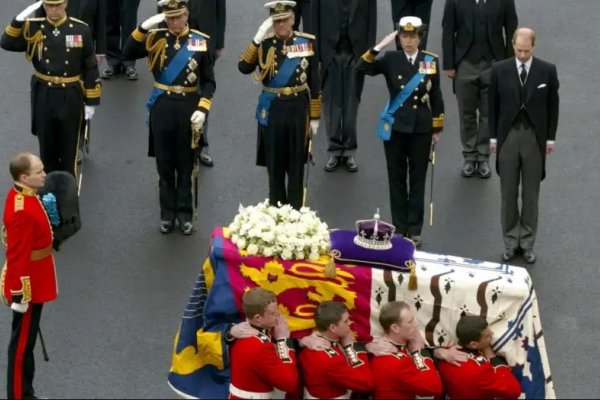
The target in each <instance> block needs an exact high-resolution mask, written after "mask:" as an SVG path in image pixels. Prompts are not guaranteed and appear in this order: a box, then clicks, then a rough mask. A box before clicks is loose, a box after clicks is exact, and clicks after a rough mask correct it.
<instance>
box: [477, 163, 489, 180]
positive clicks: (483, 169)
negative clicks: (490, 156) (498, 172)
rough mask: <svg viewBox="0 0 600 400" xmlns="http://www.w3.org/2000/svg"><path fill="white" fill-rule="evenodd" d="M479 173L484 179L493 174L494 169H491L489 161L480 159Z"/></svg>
mask: <svg viewBox="0 0 600 400" xmlns="http://www.w3.org/2000/svg"><path fill="white" fill-rule="evenodd" d="M477 174H479V177H480V178H482V179H487V178H489V177H490V176H492V171H491V170H490V163H489V162H487V161H480V162H479V165H478V166H477Z"/></svg>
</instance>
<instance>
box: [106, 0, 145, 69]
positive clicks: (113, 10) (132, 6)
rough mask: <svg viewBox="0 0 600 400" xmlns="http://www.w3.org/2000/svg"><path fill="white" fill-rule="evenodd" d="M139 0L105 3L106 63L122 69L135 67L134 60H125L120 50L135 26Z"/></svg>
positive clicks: (114, 0)
mask: <svg viewBox="0 0 600 400" xmlns="http://www.w3.org/2000/svg"><path fill="white" fill-rule="evenodd" d="M139 5H140V0H109V1H107V2H106V48H107V54H106V62H108V65H111V66H113V67H118V66H119V64H122V65H123V67H129V66H134V65H135V60H125V59H124V58H123V54H122V53H121V49H122V48H123V46H124V45H125V41H127V38H128V37H129V35H131V32H133V30H134V29H135V28H136V26H137V12H138V7H139Z"/></svg>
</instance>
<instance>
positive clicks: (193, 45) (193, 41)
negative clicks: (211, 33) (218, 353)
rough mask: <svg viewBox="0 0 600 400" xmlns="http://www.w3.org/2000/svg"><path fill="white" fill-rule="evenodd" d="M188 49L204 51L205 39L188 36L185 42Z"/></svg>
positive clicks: (205, 46) (205, 48)
mask: <svg viewBox="0 0 600 400" xmlns="http://www.w3.org/2000/svg"><path fill="white" fill-rule="evenodd" d="M187 49H188V51H206V50H207V45H206V40H203V39H200V38H190V39H188V42H187Z"/></svg>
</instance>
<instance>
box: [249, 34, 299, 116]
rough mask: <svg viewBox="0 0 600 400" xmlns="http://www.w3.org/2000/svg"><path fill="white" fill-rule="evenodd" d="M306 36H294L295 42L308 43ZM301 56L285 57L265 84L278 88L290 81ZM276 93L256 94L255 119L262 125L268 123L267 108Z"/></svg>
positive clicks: (269, 106)
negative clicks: (275, 72)
mask: <svg viewBox="0 0 600 400" xmlns="http://www.w3.org/2000/svg"><path fill="white" fill-rule="evenodd" d="M308 41H309V40H308V39H307V38H303V37H299V36H296V42H295V44H299V45H304V44H307V43H308ZM301 58H302V57H294V58H286V59H285V60H284V61H283V63H282V64H281V65H280V67H279V71H278V72H277V74H275V76H274V77H273V79H271V80H270V81H269V82H268V83H267V85H266V86H268V87H270V88H275V89H280V88H283V87H285V86H286V85H287V83H288V82H289V81H290V78H291V77H292V75H293V74H294V70H295V69H296V68H297V67H298V65H299V64H300V60H301ZM276 97H277V94H275V93H270V92H265V91H264V90H263V92H262V93H261V94H260V96H258V105H257V106H256V119H257V120H258V123H259V124H260V125H262V126H267V125H268V124H269V109H270V108H271V103H272V102H273V100H275V98H276Z"/></svg>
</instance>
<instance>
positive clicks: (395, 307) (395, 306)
mask: <svg viewBox="0 0 600 400" xmlns="http://www.w3.org/2000/svg"><path fill="white" fill-rule="evenodd" d="M402 310H410V307H409V305H408V304H407V303H406V302H404V301H392V302H389V303H387V304H384V305H383V307H381V311H380V312H379V323H380V324H381V327H382V328H383V331H384V332H385V333H389V332H390V327H391V326H392V324H401V323H402V318H401V317H400V313H401V312H402Z"/></svg>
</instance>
